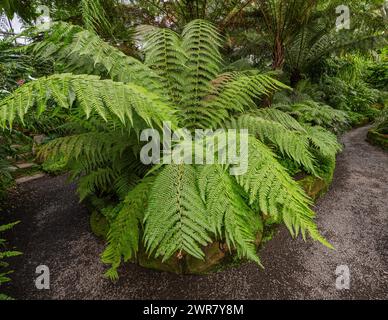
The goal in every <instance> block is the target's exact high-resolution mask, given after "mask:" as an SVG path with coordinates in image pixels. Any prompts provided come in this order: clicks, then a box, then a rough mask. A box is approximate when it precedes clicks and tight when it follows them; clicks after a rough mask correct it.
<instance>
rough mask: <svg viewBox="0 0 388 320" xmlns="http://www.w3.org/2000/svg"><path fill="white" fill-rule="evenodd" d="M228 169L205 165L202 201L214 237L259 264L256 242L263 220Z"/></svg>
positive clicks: (241, 256)
mask: <svg viewBox="0 0 388 320" xmlns="http://www.w3.org/2000/svg"><path fill="white" fill-rule="evenodd" d="M227 170H228V169H227V168H222V167H221V166H220V165H208V166H204V167H203V168H202V170H201V172H200V175H199V188H200V191H201V196H202V200H203V201H204V202H205V203H206V209H207V211H208V212H209V213H211V215H210V219H211V224H212V229H213V232H214V234H216V235H218V236H219V237H220V238H221V239H225V241H226V244H227V245H228V247H229V248H230V249H232V248H235V249H236V250H237V254H238V255H239V257H240V258H247V259H249V260H252V261H255V262H256V263H258V264H260V265H261V263H260V260H259V258H258V256H257V254H256V245H255V241H256V239H257V236H258V233H259V232H262V231H263V225H262V221H261V217H260V216H259V214H258V213H257V212H254V211H253V210H252V209H251V208H250V207H249V206H248V205H247V204H246V202H245V199H244V197H245V195H244V194H243V191H242V190H241V188H240V186H238V185H237V184H236V181H235V180H234V179H233V178H232V177H231V176H230V175H229V173H228V172H227Z"/></svg>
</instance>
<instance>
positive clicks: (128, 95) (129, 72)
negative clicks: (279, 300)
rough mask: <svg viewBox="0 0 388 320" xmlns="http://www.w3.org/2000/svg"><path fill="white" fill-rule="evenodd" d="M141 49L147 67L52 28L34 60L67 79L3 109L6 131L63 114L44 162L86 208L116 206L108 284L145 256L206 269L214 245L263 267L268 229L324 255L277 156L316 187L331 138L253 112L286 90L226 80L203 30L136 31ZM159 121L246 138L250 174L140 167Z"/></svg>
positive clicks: (245, 78) (36, 84)
mask: <svg viewBox="0 0 388 320" xmlns="http://www.w3.org/2000/svg"><path fill="white" fill-rule="evenodd" d="M138 38H139V41H140V43H139V47H140V48H142V49H143V52H144V55H145V60H144V62H142V61H139V60H137V59H135V58H132V57H129V56H126V55H125V54H123V53H122V52H120V51H118V50H117V49H115V48H114V47H112V46H110V45H109V44H108V43H106V42H104V41H102V40H101V39H100V38H99V37H98V36H97V35H96V34H94V33H92V32H89V31H86V30H84V29H82V28H80V27H78V26H72V25H69V24H66V23H59V24H56V25H55V26H54V27H53V29H52V30H50V31H49V32H47V34H46V35H45V37H44V40H43V41H41V42H38V43H37V44H36V45H35V46H33V48H32V52H33V54H35V55H37V56H40V57H46V58H49V57H51V58H54V60H55V61H56V63H57V65H59V66H60V70H62V71H63V72H64V73H61V74H54V75H52V76H49V77H44V78H40V79H38V80H36V81H32V82H29V83H27V84H25V85H23V86H22V87H21V88H19V89H18V90H16V91H15V92H14V93H13V94H12V95H10V96H8V97H7V98H6V99H4V100H3V101H1V102H0V120H1V122H2V123H3V125H4V126H7V127H12V125H13V123H14V122H15V121H16V122H17V123H18V124H22V123H23V119H25V117H26V116H28V115H29V114H36V115H49V114H51V113H54V114H57V113H58V112H62V113H65V114H66V117H67V125H66V128H67V130H68V134H69V135H68V136H65V137H61V138H58V139H55V140H53V141H51V142H49V143H48V144H46V145H45V146H44V147H43V148H42V150H41V156H42V157H50V156H51V157H58V156H61V157H65V158H66V161H67V162H68V166H69V168H70V169H71V170H72V172H73V177H77V178H78V179H79V192H80V195H81V199H84V198H85V197H87V196H88V195H91V194H97V195H99V196H100V197H106V196H108V197H109V198H110V200H111V201H112V202H113V206H109V207H107V209H106V211H107V216H108V217H109V219H110V221H111V226H110V232H109V236H108V238H109V239H108V241H109V244H108V246H107V248H106V250H105V252H104V254H103V261H104V262H106V263H109V264H111V266H112V268H111V269H110V270H109V271H108V272H107V275H108V276H110V277H112V278H117V276H118V275H117V268H118V267H119V265H120V264H121V262H122V259H124V261H128V260H130V259H132V258H134V257H135V256H136V254H137V253H138V252H139V250H140V249H139V248H140V247H143V246H144V247H145V249H146V251H147V253H148V254H149V255H153V256H155V257H162V258H163V261H167V260H168V259H169V258H171V257H173V256H174V257H178V259H183V258H184V257H185V256H186V255H191V256H193V257H195V258H198V259H203V258H204V253H203V247H204V246H206V245H207V244H209V243H211V242H213V241H215V240H216V239H217V240H218V239H220V240H221V241H224V242H225V243H226V246H227V247H229V248H230V249H232V248H234V249H235V250H236V252H237V254H238V256H239V257H241V258H248V259H250V260H253V261H256V262H257V263H260V261H259V258H258V256H257V254H256V246H255V241H256V239H257V234H260V233H261V232H262V231H263V224H265V223H267V221H269V220H270V221H272V222H273V221H277V222H284V223H285V224H286V226H287V227H288V229H289V230H290V232H291V234H292V235H293V236H298V235H299V234H300V233H301V234H302V235H303V237H304V238H305V237H306V235H307V234H309V235H310V236H311V238H312V239H315V240H318V241H320V242H322V243H323V244H325V245H327V246H329V247H330V244H328V243H327V241H326V240H325V239H324V238H323V237H322V236H321V235H320V234H319V232H318V230H317V227H316V225H315V224H314V222H313V219H314V216H315V214H314V212H313V211H312V210H311V209H310V208H309V205H310V204H311V200H310V199H309V198H308V197H307V196H306V194H305V193H304V192H303V190H302V189H301V187H300V186H299V184H298V183H296V182H295V181H294V180H293V179H292V178H291V177H290V176H289V174H288V173H287V171H286V170H285V169H284V167H283V166H282V165H280V163H279V162H278V160H277V158H276V157H277V156H276V155H275V154H278V155H281V156H282V157H286V158H289V159H292V161H294V162H295V163H298V165H300V166H301V167H303V168H304V169H305V171H307V172H310V173H312V174H315V175H317V176H318V175H320V174H321V172H320V170H319V168H318V163H317V162H318V159H321V158H330V157H334V155H335V154H336V153H337V152H338V150H339V149H340V146H339V145H338V143H337V140H336V137H335V136H334V135H332V134H331V133H329V132H327V131H324V130H323V129H322V130H313V129H311V128H310V127H308V126H302V125H300V124H299V123H298V122H297V121H296V120H295V119H293V118H292V117H291V116H289V115H287V114H286V113H283V112H281V111H280V110H275V109H257V106H256V103H255V101H256V100H257V98H260V97H261V96H263V95H266V94H270V93H271V92H273V91H274V90H277V89H279V88H287V87H286V86H285V85H283V84H282V83H280V82H279V81H277V80H275V79H273V78H272V77H271V75H270V74H261V73H259V72H257V71H255V70H250V71H244V72H230V73H225V72H223V71H222V67H223V64H222V58H221V54H220V52H219V48H220V46H221V39H220V36H219V34H218V32H217V30H216V28H215V27H214V26H213V25H212V24H210V23H209V22H206V21H203V20H194V21H192V22H190V23H189V24H187V25H186V26H185V28H184V30H183V32H182V34H181V35H179V34H177V33H176V32H174V31H172V30H170V29H163V28H156V27H142V28H140V29H139V33H138ZM92 73H93V75H92ZM165 121H169V122H171V123H172V126H173V128H179V127H180V128H189V129H190V130H194V129H197V128H207V129H218V128H242V129H249V133H250V135H249V164H248V169H247V173H246V174H244V175H241V176H232V175H230V174H229V171H228V166H226V165H221V164H219V165H183V164H171V165H156V166H146V165H144V164H142V163H141V162H140V160H139V150H140V149H141V147H142V145H143V144H142V142H140V141H139V133H140V132H141V131H142V130H144V129H147V128H158V130H160V131H162V127H163V122H165ZM318 131H319V132H318Z"/></svg>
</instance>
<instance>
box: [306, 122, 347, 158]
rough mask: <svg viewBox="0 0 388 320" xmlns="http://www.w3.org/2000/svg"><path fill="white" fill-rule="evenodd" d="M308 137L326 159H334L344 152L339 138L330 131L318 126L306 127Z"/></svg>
mask: <svg viewBox="0 0 388 320" xmlns="http://www.w3.org/2000/svg"><path fill="white" fill-rule="evenodd" d="M305 129H306V131H307V137H308V139H309V140H310V141H311V143H312V145H313V146H314V148H316V149H317V150H318V152H319V153H320V154H321V155H323V156H324V157H333V156H335V155H336V154H337V153H338V152H340V151H341V150H342V146H341V144H340V143H339V142H338V139H337V136H336V135H335V134H334V133H331V132H330V131H327V130H326V129H324V128H322V127H318V126H314V127H311V126H305Z"/></svg>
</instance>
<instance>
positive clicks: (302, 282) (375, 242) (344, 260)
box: [3, 128, 388, 299]
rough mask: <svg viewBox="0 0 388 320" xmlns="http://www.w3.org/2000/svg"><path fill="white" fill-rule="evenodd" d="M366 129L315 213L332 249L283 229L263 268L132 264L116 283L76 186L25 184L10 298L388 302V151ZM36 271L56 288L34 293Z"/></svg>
mask: <svg viewBox="0 0 388 320" xmlns="http://www.w3.org/2000/svg"><path fill="white" fill-rule="evenodd" d="M367 131H368V128H359V129H356V130H354V131H352V132H350V133H347V134H345V135H344V137H343V138H342V141H343V142H344V144H345V150H344V152H343V153H342V154H341V155H340V156H339V157H338V165H337V170H336V173H335V178H334V182H333V185H332V187H331V190H330V191H329V192H328V194H327V195H326V196H325V197H324V198H323V199H321V200H320V201H319V202H318V203H317V206H316V212H317V214H318V218H317V223H318V226H319V228H320V230H321V232H322V233H323V235H324V236H325V237H326V238H327V239H328V240H329V241H330V242H331V243H332V244H333V245H334V246H335V247H336V251H333V250H329V249H327V248H325V247H323V246H322V245H320V244H318V243H313V242H312V241H308V242H307V243H305V242H303V241H302V240H301V239H297V240H292V239H291V237H290V235H289V234H288V232H287V231H286V230H285V229H284V228H281V229H280V230H279V232H278V233H277V234H276V235H275V237H274V239H273V240H272V241H270V242H269V243H268V244H267V245H266V247H265V248H264V249H263V250H262V251H261V259H262V262H263V264H264V266H265V267H266V269H265V270H264V271H263V270H260V269H259V268H258V267H257V266H256V265H254V264H251V263H247V264H245V265H243V266H241V267H239V268H236V269H231V270H227V271H224V272H221V273H217V274H212V275H209V276H177V275H173V274H168V273H160V272H155V271H151V270H146V269H142V268H141V267H138V266H136V265H131V264H126V265H125V266H124V267H123V268H122V270H121V273H120V274H121V277H120V280H119V281H118V282H117V283H112V282H110V281H109V280H107V279H105V278H104V277H103V272H104V270H105V269H106V267H105V266H104V265H103V264H102V263H101V262H100V260H99V255H100V253H101V252H102V250H103V248H104V243H103V242H102V241H101V240H98V239H97V238H96V237H95V236H93V235H92V234H91V231H90V227H89V221H88V219H89V214H88V212H87V210H86V209H85V207H84V206H82V205H80V204H79V203H78V198H77V195H76V193H75V186H74V185H68V184H66V182H65V180H66V178H65V177H53V178H42V179H40V180H36V181H33V182H30V183H27V184H24V185H21V186H19V187H18V189H17V190H15V191H14V192H13V193H12V194H11V195H10V199H9V202H8V204H7V205H6V207H7V208H8V209H7V213H6V218H7V220H8V221H11V220H21V221H22V222H21V223H20V224H19V225H18V226H17V227H15V229H14V230H13V231H12V232H11V233H9V234H8V235H7V237H8V238H9V239H11V241H12V243H13V244H14V245H15V246H16V247H17V249H19V250H21V251H23V252H24V255H23V256H21V257H18V258H14V259H13V260H12V266H11V267H12V268H13V269H14V270H15V273H14V274H13V275H12V278H13V282H12V283H11V285H9V286H8V287H6V288H5V289H6V290H5V291H7V292H6V293H8V294H10V295H12V296H13V297H15V298H17V299H337V298H340V299H387V298H388V183H387V182H388V153H386V152H384V151H382V150H380V149H379V148H377V147H373V146H371V145H369V144H368V143H366V142H365V137H366V134H367ZM39 265H47V266H48V267H49V268H50V272H51V289H50V290H41V291H39V290H37V289H36V288H35V285H34V279H35V277H36V276H37V275H36V274H35V269H36V267H37V266H39ZM340 265H347V266H349V268H350V273H351V287H350V290H345V291H339V290H337V289H336V286H335V282H336V275H335V270H336V268H337V266H340ZM3 291H4V290H3Z"/></svg>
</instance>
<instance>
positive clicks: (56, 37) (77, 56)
mask: <svg viewBox="0 0 388 320" xmlns="http://www.w3.org/2000/svg"><path fill="white" fill-rule="evenodd" d="M33 53H34V54H35V55H38V56H40V57H41V58H42V59H48V58H53V59H55V60H56V62H57V63H58V62H60V63H62V65H63V67H62V68H63V69H64V71H65V72H71V73H77V74H82V73H96V72H97V73H99V74H100V75H104V74H108V75H109V77H110V78H111V79H112V80H114V81H119V82H125V83H127V82H133V83H136V84H137V85H141V86H144V87H146V88H147V89H149V90H151V91H153V92H157V93H162V92H163V86H162V84H161V83H162V82H161V78H160V77H159V76H158V75H157V74H156V73H155V72H154V71H152V70H151V69H150V68H149V67H147V66H145V65H144V64H143V63H141V62H140V61H139V60H137V59H135V58H133V57H129V56H127V55H125V54H124V53H122V52H121V51H120V50H118V49H116V48H114V47H113V46H111V45H110V44H108V43H106V42H104V41H103V40H102V39H101V38H99V37H98V36H97V35H95V34H94V33H92V32H90V31H87V30H84V29H82V28H81V27H79V26H73V25H70V24H67V23H64V22H61V23H56V24H54V26H53V27H52V29H51V30H50V31H48V32H47V33H46V34H45V38H44V40H43V41H41V42H39V43H37V44H36V45H34V46H33Z"/></svg>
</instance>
